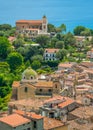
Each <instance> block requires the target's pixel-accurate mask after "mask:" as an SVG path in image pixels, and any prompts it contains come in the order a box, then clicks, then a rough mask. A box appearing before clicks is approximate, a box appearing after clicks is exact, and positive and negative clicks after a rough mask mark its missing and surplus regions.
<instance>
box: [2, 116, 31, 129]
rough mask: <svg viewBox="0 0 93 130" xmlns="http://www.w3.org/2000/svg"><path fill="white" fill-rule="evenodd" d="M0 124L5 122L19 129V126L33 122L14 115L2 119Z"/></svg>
mask: <svg viewBox="0 0 93 130" xmlns="http://www.w3.org/2000/svg"><path fill="white" fill-rule="evenodd" d="M0 122H3V123H5V124H7V125H9V126H12V127H17V126H19V125H22V124H25V123H29V122H31V121H30V120H29V119H26V118H24V117H23V116H20V115H18V114H12V115H9V116H6V117H2V118H0Z"/></svg>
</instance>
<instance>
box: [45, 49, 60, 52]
mask: <svg viewBox="0 0 93 130" xmlns="http://www.w3.org/2000/svg"><path fill="white" fill-rule="evenodd" d="M46 51H47V53H54V52H58V51H59V49H53V48H48V49H45V52H46Z"/></svg>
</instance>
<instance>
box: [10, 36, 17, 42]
mask: <svg viewBox="0 0 93 130" xmlns="http://www.w3.org/2000/svg"><path fill="white" fill-rule="evenodd" d="M15 39H16V37H12V36H10V37H9V38H8V40H9V41H10V42H12V41H14V40H15Z"/></svg>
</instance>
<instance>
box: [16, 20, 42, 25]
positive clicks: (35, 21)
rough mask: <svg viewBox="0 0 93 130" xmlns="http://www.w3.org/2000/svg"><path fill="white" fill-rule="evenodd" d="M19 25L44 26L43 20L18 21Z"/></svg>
mask: <svg viewBox="0 0 93 130" xmlns="http://www.w3.org/2000/svg"><path fill="white" fill-rule="evenodd" d="M17 23H28V24H42V20H18V21H16V24H17Z"/></svg>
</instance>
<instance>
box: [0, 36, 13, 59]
mask: <svg viewBox="0 0 93 130" xmlns="http://www.w3.org/2000/svg"><path fill="white" fill-rule="evenodd" d="M10 47H11V46H10V43H9V41H8V39H7V38H5V37H0V59H5V58H6V57H7V55H8V54H9V52H10Z"/></svg>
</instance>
